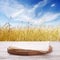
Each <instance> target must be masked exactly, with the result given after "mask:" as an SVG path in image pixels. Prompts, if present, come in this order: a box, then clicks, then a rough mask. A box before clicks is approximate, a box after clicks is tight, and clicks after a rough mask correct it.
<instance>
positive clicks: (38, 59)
mask: <svg viewBox="0 0 60 60" xmlns="http://www.w3.org/2000/svg"><path fill="white" fill-rule="evenodd" d="M11 44H20V42H0V60H60V42H50V44H51V46H52V47H53V52H52V53H50V54H47V55H42V56H41V55H38V56H16V55H10V54H8V53H7V47H8V46H10V45H11Z"/></svg>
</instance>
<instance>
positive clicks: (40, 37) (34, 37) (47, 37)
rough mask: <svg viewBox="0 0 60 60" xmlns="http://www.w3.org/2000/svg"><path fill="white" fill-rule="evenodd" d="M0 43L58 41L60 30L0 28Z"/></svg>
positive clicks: (59, 39)
mask: <svg viewBox="0 0 60 60" xmlns="http://www.w3.org/2000/svg"><path fill="white" fill-rule="evenodd" d="M0 41H60V28H52V29H49V28H48V29H45V28H44V29H42V28H29V29H28V28H25V29H21V28H17V29H15V28H9V26H7V27H4V28H3V27H2V28H0Z"/></svg>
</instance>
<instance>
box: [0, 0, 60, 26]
mask: <svg viewBox="0 0 60 60" xmlns="http://www.w3.org/2000/svg"><path fill="white" fill-rule="evenodd" d="M9 1H11V2H13V4H12V3H11V2H9ZM47 3H48V2H47V0H43V1H41V2H39V3H38V4H36V5H35V6H34V7H33V8H31V9H28V8H25V7H24V6H23V5H21V4H18V3H17V2H16V1H15V0H6V1H4V0H1V1H0V9H1V10H2V11H3V13H5V14H6V16H7V17H8V18H10V17H12V20H19V21H26V22H30V23H32V24H35V25H39V24H42V23H43V22H46V21H52V20H54V19H56V18H57V17H58V16H59V15H60V14H58V13H57V14H53V13H50V12H47V13H45V14H44V15H43V16H42V17H40V18H36V19H35V17H34V16H35V10H36V9H37V8H42V7H43V6H45V5H46V4H47ZM53 6H55V4H52V5H51V7H53ZM40 14H41V12H39V15H40Z"/></svg>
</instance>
